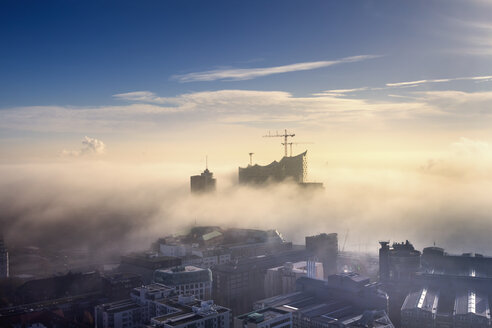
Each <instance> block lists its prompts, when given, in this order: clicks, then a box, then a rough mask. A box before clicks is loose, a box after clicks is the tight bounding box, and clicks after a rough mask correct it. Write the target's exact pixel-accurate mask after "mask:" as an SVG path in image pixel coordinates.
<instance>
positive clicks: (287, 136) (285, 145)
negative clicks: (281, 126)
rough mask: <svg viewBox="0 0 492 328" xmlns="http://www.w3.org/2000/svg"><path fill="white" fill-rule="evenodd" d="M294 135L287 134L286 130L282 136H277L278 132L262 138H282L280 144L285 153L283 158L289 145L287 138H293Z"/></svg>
mask: <svg viewBox="0 0 492 328" xmlns="http://www.w3.org/2000/svg"><path fill="white" fill-rule="evenodd" d="M294 136H295V134H294V133H288V132H287V129H285V130H284V133H283V134H279V133H278V131H277V133H276V134H270V132H268V134H267V135H265V136H263V137H264V138H276V137H280V138H284V142H283V143H282V145H284V151H285V157H287V156H288V153H287V145H288V144H289V143H288V138H289V137H294Z"/></svg>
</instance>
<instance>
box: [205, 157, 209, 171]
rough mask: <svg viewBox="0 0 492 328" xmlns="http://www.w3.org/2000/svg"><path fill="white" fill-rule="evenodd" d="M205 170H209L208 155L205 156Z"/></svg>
mask: <svg viewBox="0 0 492 328" xmlns="http://www.w3.org/2000/svg"><path fill="white" fill-rule="evenodd" d="M205 169H207V170H208V155H205Z"/></svg>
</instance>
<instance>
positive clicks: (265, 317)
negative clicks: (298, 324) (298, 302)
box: [234, 308, 292, 328]
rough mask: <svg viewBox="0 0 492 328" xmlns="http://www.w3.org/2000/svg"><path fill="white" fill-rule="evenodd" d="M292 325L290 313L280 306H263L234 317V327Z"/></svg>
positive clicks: (282, 327) (261, 327) (281, 327)
mask: <svg viewBox="0 0 492 328" xmlns="http://www.w3.org/2000/svg"><path fill="white" fill-rule="evenodd" d="M271 327H275V328H287V327H292V313H291V311H287V310H284V309H281V308H264V309H260V310H256V311H253V312H250V313H246V314H242V315H240V316H237V317H235V318H234V328H271Z"/></svg>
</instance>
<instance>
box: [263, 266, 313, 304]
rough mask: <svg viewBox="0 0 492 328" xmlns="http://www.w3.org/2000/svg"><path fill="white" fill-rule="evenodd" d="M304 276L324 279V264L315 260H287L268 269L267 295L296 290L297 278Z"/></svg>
mask: <svg viewBox="0 0 492 328" xmlns="http://www.w3.org/2000/svg"><path fill="white" fill-rule="evenodd" d="M304 276H308V277H310V278H316V279H323V264H322V263H321V262H314V261H301V262H295V263H292V262H287V263H285V264H284V265H282V266H279V267H275V268H270V269H268V270H267V273H266V276H265V297H272V296H275V295H280V294H288V293H292V292H294V291H295V290H296V280H297V279H298V278H300V277H304Z"/></svg>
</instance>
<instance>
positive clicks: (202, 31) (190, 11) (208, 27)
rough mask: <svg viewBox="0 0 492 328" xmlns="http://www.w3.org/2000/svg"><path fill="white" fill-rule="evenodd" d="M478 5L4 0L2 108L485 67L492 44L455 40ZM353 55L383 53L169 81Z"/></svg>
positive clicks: (475, 16)
mask: <svg viewBox="0 0 492 328" xmlns="http://www.w3.org/2000/svg"><path fill="white" fill-rule="evenodd" d="M484 6H486V5H483V4H481V3H480V2H476V3H473V2H472V1H470V2H466V3H465V2H459V1H285V0H282V1H242V2H240V1H138V2H135V1H104V2H100V1H79V2H76V1H43V2H39V1H31V2H29V1H27V2H19V1H4V2H2V7H3V9H2V10H1V11H0V38H1V39H2V43H3V47H2V48H3V51H2V52H1V53H0V71H1V75H2V78H1V79H0V107H2V108H5V107H15V106H33V105H74V106H77V105H82V106H96V105H107V104H112V103H115V100H114V99H113V98H112V95H113V94H118V93H124V92H131V91H139V90H148V91H152V92H155V93H158V94H159V95H161V96H175V95H178V94H181V93H187V92H196V91H204V90H207V91H210V90H219V89H249V90H283V91H288V92H291V93H293V94H295V95H307V94H310V93H313V92H319V91H322V90H325V89H345V88H356V87H363V86H374V87H375V86H382V85H384V84H385V83H389V82H400V81H407V80H410V81H412V80H421V79H427V78H449V77H460V76H468V75H470V76H474V75H492V69H490V68H489V67H492V65H490V64H491V59H490V57H491V54H490V53H489V54H485V55H476V54H465V53H460V52H457V50H461V51H463V50H465V49H464V47H465V44H466V40H463V39H466V38H467V37H469V36H471V35H475V34H476V31H474V28H473V27H470V26H468V27H467V26H466V24H471V23H480V22H483V23H487V19H489V18H490V17H485V16H484V15H483V14H481V12H483V7H484ZM488 8H489V9H490V7H488ZM489 16H490V15H489ZM489 22H490V21H489ZM489 46H490V44H489ZM468 47H470V48H472V47H473V45H468ZM490 47H492V46H490ZM488 50H490V48H489V49H488ZM357 55H383V56H384V57H381V58H378V59H373V60H367V61H364V62H360V63H353V64H345V65H339V66H336V67H330V68H320V69H314V70H309V71H300V72H292V73H285V74H276V75H270V76H264V77H261V78H256V79H252V80H246V81H210V82H188V83H180V82H179V81H178V80H176V79H173V78H172V77H173V76H175V75H179V74H186V73H192V72H201V71H208V70H213V69H219V68H257V67H259V68H262V67H272V66H279V65H289V64H295V63H301V62H313V61H325V60H337V59H340V58H344V57H348V56H357ZM487 69H488V71H487Z"/></svg>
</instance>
